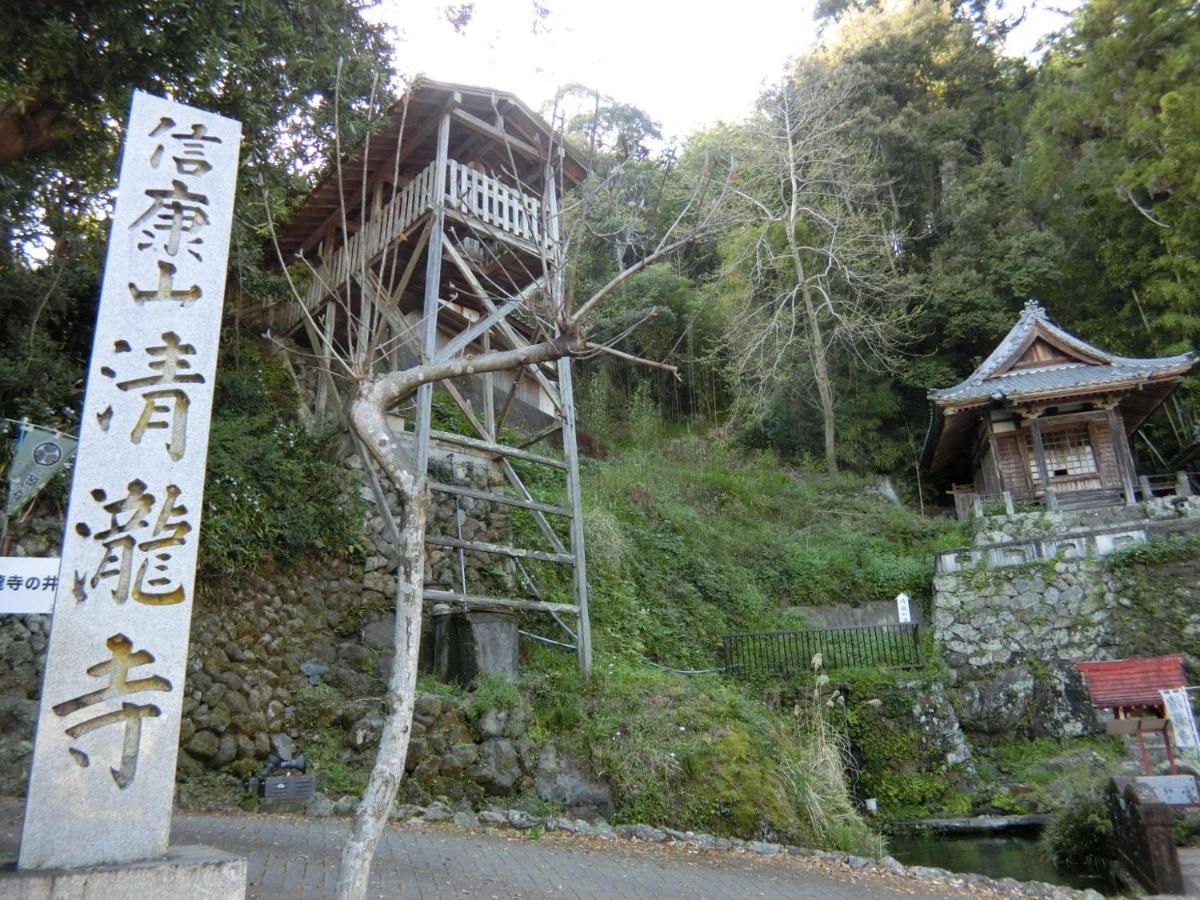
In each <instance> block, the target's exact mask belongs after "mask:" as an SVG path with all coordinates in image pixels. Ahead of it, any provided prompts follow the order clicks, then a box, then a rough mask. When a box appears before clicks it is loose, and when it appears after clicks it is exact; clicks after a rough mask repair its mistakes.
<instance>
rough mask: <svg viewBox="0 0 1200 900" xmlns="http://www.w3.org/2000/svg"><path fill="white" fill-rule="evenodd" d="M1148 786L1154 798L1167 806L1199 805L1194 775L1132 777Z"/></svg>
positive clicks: (1199, 799)
mask: <svg viewBox="0 0 1200 900" xmlns="http://www.w3.org/2000/svg"><path fill="white" fill-rule="evenodd" d="M1134 781H1135V782H1137V783H1138V784H1139V785H1141V786H1143V787H1144V788H1149V789H1150V791H1151V792H1152V793H1153V795H1154V799H1155V800H1156V801H1157V802H1159V803H1165V804H1167V805H1168V806H1200V788H1198V787H1197V785H1196V776H1195V775H1142V776H1139V777H1137V778H1135V779H1134Z"/></svg>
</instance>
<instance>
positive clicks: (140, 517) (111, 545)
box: [75, 479, 192, 606]
mask: <svg viewBox="0 0 1200 900" xmlns="http://www.w3.org/2000/svg"><path fill="white" fill-rule="evenodd" d="M163 494H164V496H163V499H162V502H161V503H160V504H159V508H158V515H157V516H153V511H154V507H155V504H156V503H157V502H158V498H157V497H156V496H155V495H154V494H151V493H150V492H149V491H147V490H146V483H145V482H144V481H142V480H141V479H135V480H134V481H131V482H129V485H128V489H127V493H126V495H125V496H124V497H122V498H120V499H119V500H114V501H112V502H110V503H105V501H106V500H107V499H108V496H107V494H106V493H105V492H104V491H103V490H99V489H97V490H94V491H92V499H93V500H95V501H96V502H97V503H101V504H103V508H104V511H105V512H106V513H108V515H109V527H108V528H106V529H104V530H103V531H100V532H97V533H96V535H95V538H94V539H95V540H96V541H97V542H98V543H99V544H100V545H101V546H102V547H103V548H104V551H103V556H102V557H101V559H100V564H99V566H97V567H96V571H95V573H94V574H93V575H92V576H91V578H90V579H88V585H89V586H90V587H92V588H96V587H99V585H100V583H101V582H102V581H106V580H113V581H114V583H113V586H112V599H113V600H114V601H116V602H117V603H125V602H126V601H127V600H129V598H130V597H132V598H133V599H134V600H135V601H137V602H138V603H142V604H145V605H147V606H172V605H174V604H176V603H182V602H183V601H184V599H185V598H184V590H183V586H182V585H179V584H177V583H176V578H175V577H174V576H172V574H171V572H170V565H169V563H170V561H171V553H170V552H168V550H169V548H172V547H178V546H182V545H183V544H185V543H187V535H188V534H189V533H190V532H191V530H192V526H191V525H190V524H189V523H188V521H187V520H186V519H185V518H184V517H185V516H186V515H187V507H186V506H183V505H182V504H180V503H177V502H176V501H177V500H178V499H179V494H180V490H179V488H178V487H176V486H175V485H173V484H169V485H167V486H166V489H165V490H164V491H163ZM152 519H153V523H154V524H153V525H151V524H150V523H151V520H152ZM75 530H76V532H77V533H79V534H81V535H83V536H85V537H88V536H91V530H90V529H89V528H88V527H87V525H85V524H82V523H80V524H78V525H76V526H75ZM135 561H137V562H139V565H138V567H137V574H136V575H134V568H133V566H134V562H135Z"/></svg>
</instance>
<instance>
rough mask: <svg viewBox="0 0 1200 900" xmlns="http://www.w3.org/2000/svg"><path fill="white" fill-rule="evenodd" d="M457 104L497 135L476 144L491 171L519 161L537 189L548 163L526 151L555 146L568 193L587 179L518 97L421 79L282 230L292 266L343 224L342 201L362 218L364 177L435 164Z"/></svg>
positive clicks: (574, 155) (574, 157) (571, 151)
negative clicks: (326, 228) (326, 230)
mask: <svg viewBox="0 0 1200 900" xmlns="http://www.w3.org/2000/svg"><path fill="white" fill-rule="evenodd" d="M452 101H453V102H454V104H455V109H456V110H458V111H459V113H460V114H462V115H464V116H466V117H469V118H472V119H473V120H474V121H476V122H481V123H483V124H484V125H485V126H487V127H489V128H490V129H491V130H492V131H493V134H492V136H490V137H489V136H487V134H484V136H483V137H482V138H480V139H479V140H478V141H476V142H475V143H474V145H473V146H472V154H473V155H474V156H477V157H481V158H483V159H484V160H485V161H486V162H487V164H488V166H489V167H492V168H495V169H496V170H497V171H505V170H508V169H509V168H510V167H511V165H512V164H513V163H515V164H516V165H517V166H518V167H525V170H524V171H523V172H522V173H521V174H522V175H523V178H524V180H525V181H526V182H528V183H530V184H532V185H533V187H534V188H535V189H537V188H538V187H540V182H541V177H542V167H543V163H542V160H541V158H540V156H539V158H537V159H532V158H530V157H529V156H528V154H527V152H526V151H525V150H524V149H522V148H532V149H533V150H535V151H537V153H538V154H541V153H544V152H546V150H547V149H548V148H549V147H551V146H557V147H558V148H559V149H560V150H561V151H562V177H563V182H564V185H565V187H567V188H571V187H573V186H575V185H577V184H579V183H580V182H582V181H583V179H584V178H585V177H586V176H587V167H586V165H585V164H584V162H583V158H582V156H581V155H580V154H579V152H578V151H577V150H576V148H575V147H573V146H572V145H571V143H570V142H569V141H565V140H563V139H562V137H561V136H559V135H556V134H555V133H554V130H553V129H552V127H551V126H550V123H548V122H547V121H546V120H545V119H543V118H542V117H541V116H540V115H538V114H537V113H536V112H534V111H533V110H532V109H530V108H529V107H528V106H527V105H526V104H525V103H524V102H522V101H521V99H520V98H519V97H517V96H516V95H515V94H512V93H510V92H508V91H500V90H495V89H493V88H489V87H481V86H476V85H468V84H455V83H451V82H444V81H434V80H433V79H431V78H425V77H424V76H421V77H418V78H417V79H416V80H415V81H414V82H413V84H412V86H411V87H410V88H409V90H408V91H407V92H406V93H405V94H404V95H403V96H401V97H400V98H399V99H398V100H397V101H396V102H395V103H394V104H393V105H392V108H391V110H390V111H389V112H388V113H387V115H386V116H384V121H383V124H382V125H381V126H380V127H379V128H378V129H377V130H376V131H375V132H374V133H372V134H371V136H370V139H369V140H366V139H364V140H363V142H362V143H360V144H359V145H358V146H357V147H356V148H355V149H354V151H353V152H352V153H350V155H349V156H348V157H347V158H346V159H344V160H343V161H342V163H341V165H340V167H336V168H333V169H332V170H331V171H330V172H329V173H328V174H327V175H326V176H325V177H324V179H323V180H322V181H321V182H320V183H318V184H317V186H316V187H315V188H313V190H312V191H311V192H310V193H309V195H308V197H307V198H306V199H305V200H304V202H303V203H302V204H301V206H300V207H299V209H297V210H296V211H295V213H293V214H292V216H291V218H290V220H289V221H288V222H287V223H286V224H285V225H283V226H282V227H281V228H280V230H279V234H278V238H277V240H278V244H279V250H280V252H281V253H282V255H283V258H284V259H285V260H291V259H292V258H293V256H294V255H295V254H296V253H297V251H300V250H307V249H308V248H309V247H310V246H311V245H312V244H313V243H314V242H315V241H316V240H318V239H319V237H320V231H319V229H320V228H321V226H322V225H323V224H326V223H328V222H329V221H330V220H331V217H332V218H335V219H336V218H338V214H339V211H340V209H341V204H342V203H343V202H344V203H345V204H346V207H347V208H346V210H345V213H346V217H347V219H348V220H349V221H350V222H351V223H353V222H355V221H356V220H357V219H359V218H361V216H360V215H359V211H358V203H359V202H360V199H361V194H362V181H363V178H364V175H366V177H367V179H368V180H371V179H373V178H374V177H376V176H382V177H390V174H391V173H392V172H393V170H396V171H398V172H399V173H400V174H401V175H402V176H404V177H411V175H412V174H414V173H415V172H419V171H420V170H422V169H424V168H425V167H426V166H427V165H429V164H430V163H431V162H432V161H433V160H434V158H435V157H436V154H437V127H436V126H437V122H438V119H439V118H440V117H441V114H442V112H443V111H444V110H445V109H446V107H447V104H448V103H451V102H452ZM501 124H502V125H503V127H502V128H501V127H500V126H501ZM505 134H508V135H509V136H510V137H511V138H512V139H513V140H514V141H515V142H516V143H515V144H514V145H513V146H512V147H510V146H506V144H505V137H504V135H505ZM514 147H515V148H516V149H515V151H514ZM461 149H463V148H462V146H461V144H460V146H457V147H456V146H452V147H451V148H450V156H451V158H454V157H455V153H456V151H459V150H461ZM397 154H398V155H399V157H400V158H399V160H397V158H396V157H397ZM523 154H524V155H523ZM459 161H460V162H468V161H469V160H466V159H460V160H459ZM339 173H340V179H339ZM510 174H511V173H510ZM347 186H349V187H347ZM268 250H269V252H268V254H267V258H268V259H273V258H274V257H275V250H274V247H269V248H268Z"/></svg>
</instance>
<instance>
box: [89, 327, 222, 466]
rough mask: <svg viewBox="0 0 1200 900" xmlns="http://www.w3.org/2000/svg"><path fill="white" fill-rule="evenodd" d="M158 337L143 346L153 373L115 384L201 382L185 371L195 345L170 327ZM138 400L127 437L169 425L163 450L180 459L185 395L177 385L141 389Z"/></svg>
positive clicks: (127, 387)
mask: <svg viewBox="0 0 1200 900" xmlns="http://www.w3.org/2000/svg"><path fill="white" fill-rule="evenodd" d="M162 340H163V343H162V344H161V345H160V346H156V347H147V348H146V353H147V355H149V356H150V357H151V362H150V368H151V369H153V370H154V374H153V375H147V376H144V377H142V378H132V379H130V380H128V381H119V382H117V387H119V388H120V389H121V390H123V391H128V390H131V389H133V388H144V387H158V386H160V385H173V384H203V383H204V376H203V375H200V374H199V373H196V372H188V371H186V370H187V369H190V368H191V367H192V365H191V363H189V362H188V361H187V360H186V359H184V357H185V356H192V355H194V354H195V352H196V348H195V347H193V346H192V345H191V344H184V343H181V342H180V340H179V335H177V334H176V333H175V332H173V331H167V332H164V333H163V336H162ZM142 402H143V406H142V414H141V416H140V417H139V418H138V420H137V423H136V424H135V425H134V426H133V431H132V432H131V433H130V435H129V438H130V440H132V441H133V443H135V444H140V443H141V442H142V437H143V436H144V435H145V433H146V431H147V430H149V429H159V428H170V429H171V436H170V440H168V441H167V443H166V447H167V452H168V453H169V454H170V456H171V459H175V460H178V459H182V458H183V453H184V450H185V449H186V445H187V413H188V406H189V405H190V404H191V400H190V399H189V398H188V395H187V394H186V393H185V392H184V391H183V390H181V389H179V388H163V389H161V390H153V391H146V392H144V393H143V394H142ZM164 414H165V420H164V419H160V418H159V416H164ZM105 430H107V427H106V426H105Z"/></svg>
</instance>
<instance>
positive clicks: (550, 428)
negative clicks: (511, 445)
mask: <svg viewBox="0 0 1200 900" xmlns="http://www.w3.org/2000/svg"><path fill="white" fill-rule="evenodd" d="M562 430H563V423H562V422H561V421H556V422H551V423H550V424H549V425H547V426H546V427H545V428H543V429H542V430H541V431H539V432H537V433H536V434H533V435H530V436H529V437H527V438H525V439H524V440H523V441H521V442H520V443H519V444H516V445H515V446H516V448H517V449H518V450H524V449H525V448H526V447H531V446H533V445H534V444H536V443H537V442H538V441H544V440H545V439H546V438H548V437H550V435H552V434H557V433H558V432H560V431H562Z"/></svg>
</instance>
